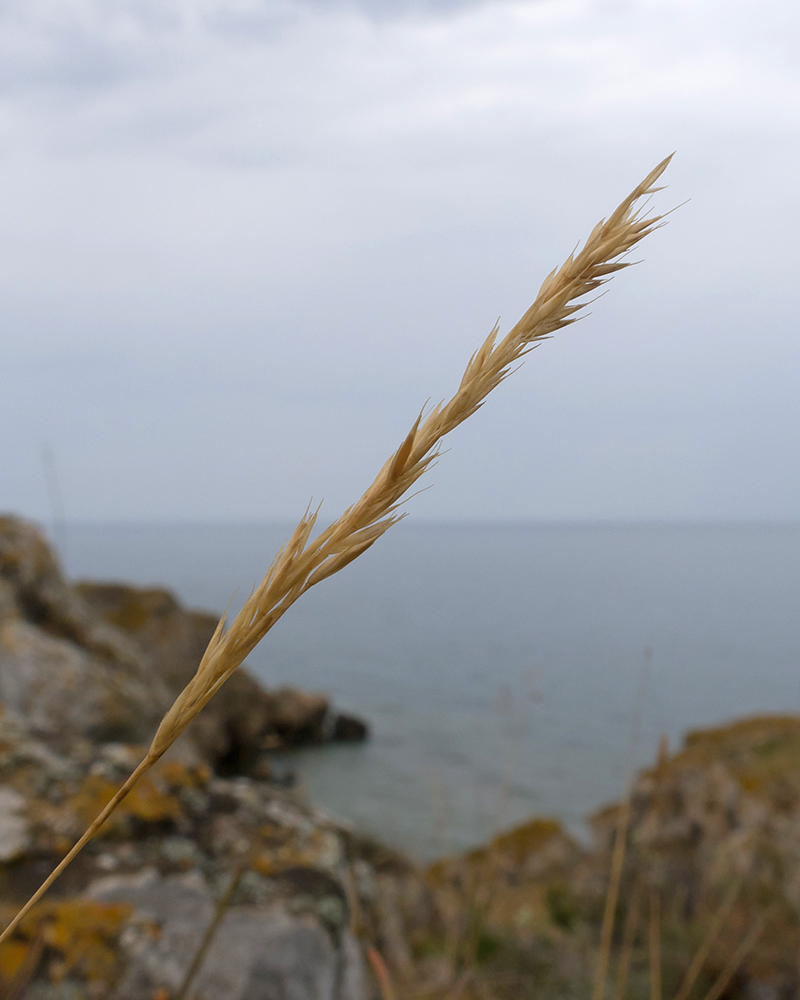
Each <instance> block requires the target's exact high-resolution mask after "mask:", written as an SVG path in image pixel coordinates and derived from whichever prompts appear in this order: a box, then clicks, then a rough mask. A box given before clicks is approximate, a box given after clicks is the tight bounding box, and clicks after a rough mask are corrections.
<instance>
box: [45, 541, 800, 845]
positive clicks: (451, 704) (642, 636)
mask: <svg viewBox="0 0 800 1000" xmlns="http://www.w3.org/2000/svg"><path fill="white" fill-rule="evenodd" d="M288 528H289V526H284V525H147V526H136V525H111V526H110V525H104V526H92V525H69V526H67V528H66V529H65V531H64V533H63V543H64V549H65V563H66V567H67V571H68V573H69V574H70V576H72V577H73V578H92V579H104V580H111V579H113V580H124V581H131V582H135V583H138V584H158V585H165V586H167V587H169V588H171V589H172V590H174V591H175V592H176V593H177V594H178V595H179V597H180V598H181V599H182V600H183V601H184V602H185V603H187V604H188V605H190V606H193V607H198V608H207V609H211V610H217V611H219V610H221V609H222V608H224V607H225V605H226V604H227V603H228V601H229V600H230V599H231V596H232V595H233V594H234V592H235V591H237V589H238V591H239V594H238V598H237V599H235V600H234V604H233V607H234V608H236V607H237V606H238V604H237V600H238V602H239V603H240V602H241V599H242V598H243V596H244V595H245V594H246V593H247V592H249V589H250V587H251V586H252V584H253V583H254V582H255V581H256V580H258V579H260V577H261V575H262V574H263V572H264V570H265V568H266V566H267V564H268V563H269V561H270V558H271V556H272V555H273V553H274V551H275V549H276V548H277V547H278V545H279V544H280V543H281V542H282V541H283V540H285V538H286V535H287V531H288ZM799 604H800V526H797V525H791V526H776V527H756V526H727V525H726V526H703V527H684V526H681V527H678V526H547V525H514V526H495V525H469V526H428V525H426V526H420V525H413V523H412V524H409V523H407V522H406V523H403V524H400V525H398V526H397V527H395V528H393V529H392V531H390V532H389V534H388V535H387V536H385V537H384V538H383V539H381V541H380V542H379V543H378V544H377V545H376V546H375V547H374V548H373V549H372V550H370V551H369V552H368V553H367V554H366V555H365V556H363V557H362V558H361V559H359V560H358V561H357V562H355V563H354V564H352V565H351V566H349V567H348V568H347V569H346V570H345V571H344V572H343V573H342V574H340V575H339V576H337V577H333V578H332V579H330V580H328V581H325V582H324V583H323V584H321V585H320V586H319V587H317V588H315V590H314V591H312V592H310V593H309V594H307V595H306V596H305V597H304V598H303V599H302V600H301V601H300V602H298V604H296V605H295V606H294V607H293V608H292V609H291V610H290V611H289V612H288V614H287V615H286V616H285V617H284V618H283V620H282V621H281V622H279V623H278V625H277V626H276V627H275V629H274V630H273V631H272V632H271V633H270V634H269V635H268V636H267V638H266V639H265V641H264V642H263V644H262V646H261V647H260V648H259V649H258V650H257V651H256V653H255V654H254V655H253V656H252V657H251V660H250V668H251V669H252V670H253V672H254V673H256V674H257V675H258V676H259V677H260V678H261V679H262V680H263V681H264V682H265V683H266V684H268V685H278V684H293V685H297V686H300V687H305V688H308V689H314V690H320V691H325V692H328V693H330V694H331V695H332V696H333V697H334V699H335V700H336V702H337V704H338V705H339V706H341V707H343V708H346V709H349V710H352V711H354V712H357V713H358V714H360V715H362V716H364V717H365V718H367V719H368V720H369V722H370V723H371V725H372V733H373V736H372V739H371V740H370V741H369V742H368V743H367V744H365V745H363V746H341V747H326V748H321V749H315V750H307V751H302V752H299V753H296V754H292V755H289V756H288V757H287V758H286V759H285V760H281V762H280V766H285V767H287V768H289V767H290V768H292V769H293V770H295V771H296V772H297V773H298V774H299V775H300V776H302V779H303V781H304V783H305V784H306V785H307V787H308V788H309V790H310V793H311V796H312V798H313V800H314V801H315V802H316V803H317V804H318V805H321V806H324V807H326V808H327V809H329V810H330V811H332V812H334V813H336V814H337V815H339V816H342V817H345V818H347V819H349V820H351V821H352V822H353V823H354V824H355V825H356V826H357V827H359V828H361V829H363V830H365V831H368V832H371V833H374V834H376V835H378V836H380V837H381V838H383V839H384V840H386V841H388V842H391V843H394V844H397V845H399V846H401V847H403V848H405V849H406V850H408V851H410V852H411V853H413V854H414V855H416V856H417V857H419V858H430V857H433V856H435V855H437V854H441V853H443V852H446V851H450V850H454V849H457V848H461V847H464V846H467V845H470V844H473V843H476V842H478V841H480V840H482V839H485V838H486V837H487V836H488V835H490V834H491V833H492V832H494V831H495V830H497V829H499V828H502V827H505V826H508V825H510V824H512V823H514V822H516V821H518V820H521V819H523V818H525V817H527V816H529V815H531V814H534V813H539V814H548V815H555V816H558V817H560V818H561V819H562V820H564V821H565V822H566V823H567V824H569V826H570V827H571V828H572V829H574V830H575V831H576V832H580V831H581V824H582V819H583V817H584V816H585V815H586V813H587V812H588V811H590V810H591V809H593V808H594V807H596V806H598V805H600V804H602V803H604V802H607V801H609V800H611V799H614V798H615V797H617V796H619V794H620V792H621V790H622V787H623V784H624V777H625V769H626V759H627V753H628V746H629V744H630V733H631V728H632V720H633V718H634V716H635V714H636V707H635V706H636V704H637V700H639V697H640V696H639V694H638V692H639V691H640V690H642V685H643V678H644V677H645V675H647V674H648V673H649V680H648V681H647V683H646V687H645V688H644V696H643V701H642V702H641V703H642V704H643V713H642V731H641V738H640V740H639V743H638V749H637V754H636V758H637V763H639V764H644V763H647V762H649V761H651V760H652V759H653V755H654V753H655V748H656V745H657V743H658V738H659V735H660V734H661V733H666V734H667V735H668V736H669V738H670V741H671V743H672V745H673V746H674V745H675V743H676V742H677V741H678V740H679V739H680V738H681V735H682V733H683V732H684V731H685V730H686V729H688V728H692V727H698V726H708V725H713V724H716V723H719V722H722V721H725V720H728V719H732V718H734V717H736V716H742V715H746V714H750V713H754V712H800V614H798V612H799V611H800V608H799V607H798V605H799ZM647 647H650V648H651V649H652V650H653V656H652V665H651V667H650V670H649V672H648V671H647V670H646V669H645V668H644V666H643V664H644V663H645V661H646V659H647V656H646V654H645V649H646V648H647Z"/></svg>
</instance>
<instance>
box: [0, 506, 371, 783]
mask: <svg viewBox="0 0 800 1000" xmlns="http://www.w3.org/2000/svg"><path fill="white" fill-rule="evenodd" d="M217 620H218V616H217V615H212V614H207V613H204V612H195V611H187V610H186V609H184V608H182V607H181V606H180V604H179V603H178V602H177V600H176V599H175V598H174V597H173V596H172V595H171V594H169V593H168V592H167V591H164V590H155V589H141V588H136V587H130V586H125V585H122V584H102V583H101V584H98V583H79V584H77V585H71V584H70V583H68V582H67V581H66V580H65V579H64V577H63V575H62V573H61V571H60V569H59V567H58V565H57V562H56V560H55V558H54V555H53V553H52V551H51V550H50V548H49V547H48V545H47V543H46V542H45V540H44V538H43V536H42V535H41V534H40V532H39V531H38V530H37V529H36V528H35V527H34V526H33V525H31V524H29V523H26V522H23V521H20V520H19V519H17V518H11V517H3V518H0V703H2V704H4V705H5V706H6V707H7V708H10V709H12V710H14V711H16V712H18V713H19V714H20V715H22V716H24V718H25V720H26V723H27V725H28V726H29V727H30V729H31V732H33V733H34V734H36V735H38V736H40V737H41V738H43V739H45V740H47V741H49V742H51V743H55V744H58V745H60V746H63V745H64V744H65V743H68V742H72V741H75V740H78V741H80V740H82V739H88V740H90V741H101V742H102V741H110V740H116V741H122V742H133V743H139V742H144V741H148V740H149V739H150V737H151V736H152V735H153V733H154V732H155V729H156V728H157V725H158V722H159V721H160V719H161V718H162V716H163V714H164V712H165V711H166V709H167V708H168V707H169V705H170V704H171V703H172V701H173V699H174V698H175V696H176V695H177V694H178V692H179V691H180V690H181V689H182V688H183V686H184V685H185V684H186V683H187V681H188V680H189V679H190V678H191V677H192V675H193V674H194V671H195V669H196V667H197V664H198V663H199V662H200V657H201V655H202V653H203V650H204V649H205V647H206V645H207V643H208V640H209V639H210V637H211V635H212V633H213V631H214V628H215V626H216V624H217ZM366 735H367V729H366V726H365V724H364V723H363V722H361V721H360V720H359V719H355V718H352V717H350V716H344V715H341V714H338V713H336V712H335V711H334V710H333V708H332V707H331V705H330V704H329V702H328V699H327V698H326V697H324V696H323V695H317V694H308V693H305V692H301V691H296V690H294V689H290V688H284V689H282V690H279V691H266V690H265V689H264V688H263V687H262V686H261V685H260V684H259V683H258V682H257V681H256V680H254V679H253V678H252V677H251V676H250V675H249V674H248V673H247V670H246V669H241V670H239V671H238V672H237V673H236V674H234V676H233V677H232V678H231V679H230V680H229V682H228V683H227V684H226V685H225V687H224V688H223V689H222V691H221V692H220V693H219V695H218V696H217V697H216V698H215V699H214V700H213V701H212V703H211V704H210V705H209V706H208V708H207V709H206V710H205V711H204V712H203V713H201V715H200V716H199V717H198V719H197V720H196V721H195V723H194V724H193V725H192V727H190V730H189V738H190V741H191V744H192V749H193V750H195V751H197V752H198V753H199V754H200V755H201V757H202V758H203V759H205V760H206V761H207V762H208V763H210V764H211V765H212V766H213V767H214V769H215V770H216V771H219V772H221V773H225V774H246V773H249V772H250V771H251V770H253V769H255V770H256V771H257V770H258V769H259V768H260V769H261V770H262V771H263V769H264V767H265V764H266V761H265V758H264V756H263V751H264V750H269V749H275V748H280V747H289V746H296V745H300V744H307V743H322V742H325V741H326V740H331V739H356V740H357V739H363V738H365V737H366Z"/></svg>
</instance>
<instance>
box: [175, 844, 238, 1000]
mask: <svg viewBox="0 0 800 1000" xmlns="http://www.w3.org/2000/svg"><path fill="white" fill-rule="evenodd" d="M246 870H247V864H246V862H244V861H242V862H240V863H239V864H238V865H237V866H236V869H235V870H234V873H233V875H232V876H231V880H230V882H229V883H228V888H227V889H226V890H225V892H224V893H223V894H222V896H220V898H219V900H218V902H217V905H216V908H215V910H214V916H213V918H212V919H211V923H210V924H209V925H208V927H207V928H206V932H205V934H204V935H203V937H202V938H201V939H200V944H199V945H198V947H197V951H196V952H195V953H194V955H193V957H192V960H191V962H190V963H189V966H188V968H187V969H186V973H185V975H184V977H183V982H182V983H181V985H180V987H179V988H178V992H177V993H176V994H175V996H174V997H173V1000H186V997H187V996H188V993H189V987H190V986H191V985H192V983H193V982H194V978H195V976H196V975H197V973H198V972H199V971H200V966H201V965H202V964H203V961H204V959H205V957H206V954H207V953H208V949H209V948H210V947H211V943H212V941H213V940H214V938H215V937H216V936H217V931H218V930H219V926H220V924H221V923H222V920H223V918H224V916H225V914H226V913H227V912H228V908H229V907H230V905H231V902H232V901H233V897H234V895H235V894H236V890H237V889H238V888H239V883H240V882H241V881H242V876H243V875H244V873H245V871H246Z"/></svg>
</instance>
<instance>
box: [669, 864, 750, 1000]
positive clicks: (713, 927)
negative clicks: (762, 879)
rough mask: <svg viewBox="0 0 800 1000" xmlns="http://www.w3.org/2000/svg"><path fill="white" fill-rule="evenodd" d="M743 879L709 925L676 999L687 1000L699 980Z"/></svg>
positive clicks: (732, 890)
mask: <svg viewBox="0 0 800 1000" xmlns="http://www.w3.org/2000/svg"><path fill="white" fill-rule="evenodd" d="M741 885H742V883H741V881H738V880H737V881H736V882H734V883H733V885H732V886H731V887H730V889H728V894H727V895H726V897H725V899H724V901H723V903H722V905H721V906H720V907H719V909H718V910H717V912H716V913H715V914H714V919H713V920H712V921H711V923H710V924H709V926H708V930H707V931H706V936H705V937H704V938H703V942H702V944H701V945H700V947H699V948H698V949H697V954H696V955H695V956H694V958H693V959H692V962H691V965H690V966H689V968H688V969H687V970H686V975H685V976H684V977H683V982H682V983H681V988H680V989H679V990H678V995H677V996H676V998H675V1000H686V998H687V997H688V996H689V993H690V992H691V989H692V987H693V986H694V984H695V982H696V981H697V977H698V976H699V975H700V972H701V971H702V968H703V966H704V965H705V962H706V959H707V958H708V955H709V952H710V951H711V949H712V947H713V946H714V942H715V941H716V939H717V937H718V935H719V932H720V931H721V930H722V925H723V924H724V923H725V920H726V919H727V917H728V914H729V913H730V912H731V909H732V908H733V904H734V903H735V902H736V897H737V896H738V895H739V889H740V888H741Z"/></svg>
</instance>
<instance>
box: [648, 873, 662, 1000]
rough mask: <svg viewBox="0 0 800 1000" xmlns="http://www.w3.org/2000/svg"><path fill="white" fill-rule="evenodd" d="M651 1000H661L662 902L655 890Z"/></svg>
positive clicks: (650, 938)
mask: <svg viewBox="0 0 800 1000" xmlns="http://www.w3.org/2000/svg"><path fill="white" fill-rule="evenodd" d="M648 943H649V946H650V1000H661V901H660V900H659V898H658V893H657V892H656V891H655V889H651V890H650V927H649V933H648Z"/></svg>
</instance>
